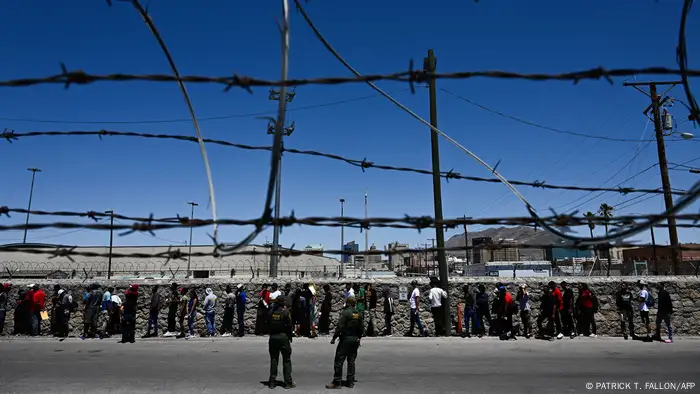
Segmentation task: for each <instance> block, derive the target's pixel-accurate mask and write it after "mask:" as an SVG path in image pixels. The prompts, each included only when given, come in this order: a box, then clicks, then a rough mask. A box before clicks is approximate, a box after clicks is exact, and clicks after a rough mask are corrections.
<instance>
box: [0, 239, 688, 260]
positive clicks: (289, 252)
mask: <svg viewBox="0 0 700 394" xmlns="http://www.w3.org/2000/svg"><path fill="white" fill-rule="evenodd" d="M570 246H571V245H562V244H556V243H554V244H553V243H544V244H510V243H494V244H487V245H476V246H474V245H472V246H455V247H444V248H437V247H426V248H396V249H389V250H368V251H359V252H352V251H347V250H345V251H343V250H324V251H323V253H324V254H329V255H339V256H340V255H343V256H391V255H407V254H425V253H428V254H431V253H437V252H438V251H444V252H465V251H467V250H479V249H486V250H503V249H513V248H518V249H539V250H546V249H550V248H562V247H570ZM639 246H651V245H648V244H641V243H632V242H626V243H619V244H600V245H588V246H577V247H576V249H577V250H581V251H585V250H591V251H594V250H606V249H608V248H613V247H618V248H634V247H639ZM656 247H657V248H659V249H664V250H665V249H676V250H680V251H700V244H681V245H679V246H678V247H672V246H668V245H657V246H656ZM104 249H108V248H104ZM181 249H186V248H184V247H182V248H171V247H169V248H168V249H167V250H164V251H162V252H158V253H141V252H133V253H121V252H119V251H113V252H112V253H109V252H108V251H106V252H96V251H88V250H80V249H78V248H77V247H55V248H40V247H33V246H29V247H24V246H22V247H19V246H2V247H0V252H7V253H26V254H32V255H49V259H54V258H67V259H69V260H71V261H72V262H75V260H73V259H72V257H76V256H81V257H101V258H109V257H112V258H113V259H127V258H128V259H153V258H163V259H166V263H167V262H169V261H170V260H181V261H184V260H186V259H187V258H188V257H213V258H226V257H231V256H271V255H273V254H274V255H277V256H280V257H297V256H302V257H308V256H313V255H314V254H313V252H309V251H305V250H298V249H293V248H284V247H280V248H279V249H278V251H277V252H273V251H272V250H271V249H270V250H262V251H260V250H236V251H234V252H231V253H228V254H226V255H223V254H221V253H218V252H217V251H216V248H214V247H212V251H211V252H198V251H195V252H192V253H188V252H186V251H182V250H181ZM514 263H524V264H527V261H519V262H514Z"/></svg>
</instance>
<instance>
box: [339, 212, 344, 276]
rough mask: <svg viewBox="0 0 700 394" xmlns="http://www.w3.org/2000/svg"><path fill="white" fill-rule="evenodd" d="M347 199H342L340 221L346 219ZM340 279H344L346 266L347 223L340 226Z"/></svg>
mask: <svg viewBox="0 0 700 394" xmlns="http://www.w3.org/2000/svg"><path fill="white" fill-rule="evenodd" d="M344 205H345V199H344V198H341V199H340V219H341V220H342V219H343V217H344V214H345V212H344ZM340 252H341V253H340V277H341V278H342V277H343V264H345V253H343V252H345V222H342V223H341V224H340Z"/></svg>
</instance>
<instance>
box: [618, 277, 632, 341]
mask: <svg viewBox="0 0 700 394" xmlns="http://www.w3.org/2000/svg"><path fill="white" fill-rule="evenodd" d="M632 300H634V295H633V294H632V292H631V291H630V288H629V287H628V286H627V283H625V282H622V284H620V290H618V291H617V294H616V295H615V306H616V307H617V313H619V314H620V329H621V330H622V336H623V337H624V338H625V340H626V339H628V338H629V335H631V336H632V339H636V337H637V334H635V333H634V308H633V306H632ZM627 327H629V335H628V332H627V330H626V328H627Z"/></svg>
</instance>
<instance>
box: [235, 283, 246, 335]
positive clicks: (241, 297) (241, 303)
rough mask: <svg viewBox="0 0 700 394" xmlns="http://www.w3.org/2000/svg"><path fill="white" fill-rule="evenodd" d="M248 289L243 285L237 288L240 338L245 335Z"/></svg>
mask: <svg viewBox="0 0 700 394" xmlns="http://www.w3.org/2000/svg"><path fill="white" fill-rule="evenodd" d="M247 301H248V300H247V297H246V289H245V287H244V286H243V284H239V285H238V286H236V313H237V316H238V336H239V337H242V336H244V335H245V320H244V316H245V304H246V302H247Z"/></svg>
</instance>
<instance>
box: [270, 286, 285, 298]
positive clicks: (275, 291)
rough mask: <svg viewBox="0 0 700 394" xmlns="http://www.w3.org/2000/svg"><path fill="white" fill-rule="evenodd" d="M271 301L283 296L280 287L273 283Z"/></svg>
mask: <svg viewBox="0 0 700 394" xmlns="http://www.w3.org/2000/svg"><path fill="white" fill-rule="evenodd" d="M270 288H271V290H270V300H272V299H273V298H278V297H281V296H282V291H280V290H279V287H278V286H277V283H273V284H272V286H270Z"/></svg>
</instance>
